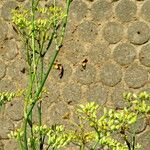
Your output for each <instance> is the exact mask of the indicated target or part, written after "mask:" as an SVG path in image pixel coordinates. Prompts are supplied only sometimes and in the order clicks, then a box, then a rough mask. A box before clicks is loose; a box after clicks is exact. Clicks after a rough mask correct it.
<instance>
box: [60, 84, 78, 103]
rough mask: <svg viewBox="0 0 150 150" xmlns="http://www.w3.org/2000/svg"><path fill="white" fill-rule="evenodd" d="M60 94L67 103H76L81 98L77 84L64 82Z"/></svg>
mask: <svg viewBox="0 0 150 150" xmlns="http://www.w3.org/2000/svg"><path fill="white" fill-rule="evenodd" d="M62 95H63V98H64V100H65V101H66V102H67V103H71V104H77V103H79V101H80V100H81V87H80V85H78V84H74V83H70V84H66V85H65V86H64V88H63V91H62Z"/></svg>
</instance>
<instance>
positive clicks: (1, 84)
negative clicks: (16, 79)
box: [0, 78, 16, 92]
mask: <svg viewBox="0 0 150 150" xmlns="http://www.w3.org/2000/svg"><path fill="white" fill-rule="evenodd" d="M0 89H1V92H7V91H15V89H16V88H15V85H14V83H13V81H11V80H9V79H5V78H4V79H2V80H1V81H0Z"/></svg>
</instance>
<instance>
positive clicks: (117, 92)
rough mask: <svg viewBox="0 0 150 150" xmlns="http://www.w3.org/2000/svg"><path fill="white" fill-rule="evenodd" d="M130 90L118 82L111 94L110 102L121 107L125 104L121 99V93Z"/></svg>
mask: <svg viewBox="0 0 150 150" xmlns="http://www.w3.org/2000/svg"><path fill="white" fill-rule="evenodd" d="M126 92H131V90H129V89H128V88H127V87H124V86H123V85H122V84H118V85H117V86H116V87H115V89H114V90H113V92H112V94H111V102H112V103H113V104H114V106H115V107H116V108H123V107H124V106H126V102H125V100H124V99H123V93H126Z"/></svg>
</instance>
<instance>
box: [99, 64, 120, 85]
mask: <svg viewBox="0 0 150 150" xmlns="http://www.w3.org/2000/svg"><path fill="white" fill-rule="evenodd" d="M100 78H101V82H102V83H103V84H105V85H107V86H110V87H111V86H115V85H116V84H117V83H119V82H120V81H121V78H122V71H121V68H120V67H119V66H118V65H116V64H113V63H106V64H104V66H103V67H102V70H101V72H100Z"/></svg>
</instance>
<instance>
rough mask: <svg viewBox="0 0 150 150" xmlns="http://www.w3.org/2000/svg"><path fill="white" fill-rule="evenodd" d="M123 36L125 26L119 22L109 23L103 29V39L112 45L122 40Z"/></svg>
mask: <svg viewBox="0 0 150 150" xmlns="http://www.w3.org/2000/svg"><path fill="white" fill-rule="evenodd" d="M122 36H123V26H122V25H121V24H119V23H117V22H109V23H108V24H106V26H105V27H104V29H103V37H104V39H105V40H106V41H108V42H109V43H111V44H115V43H117V42H119V41H120V40H121V38H122Z"/></svg>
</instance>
